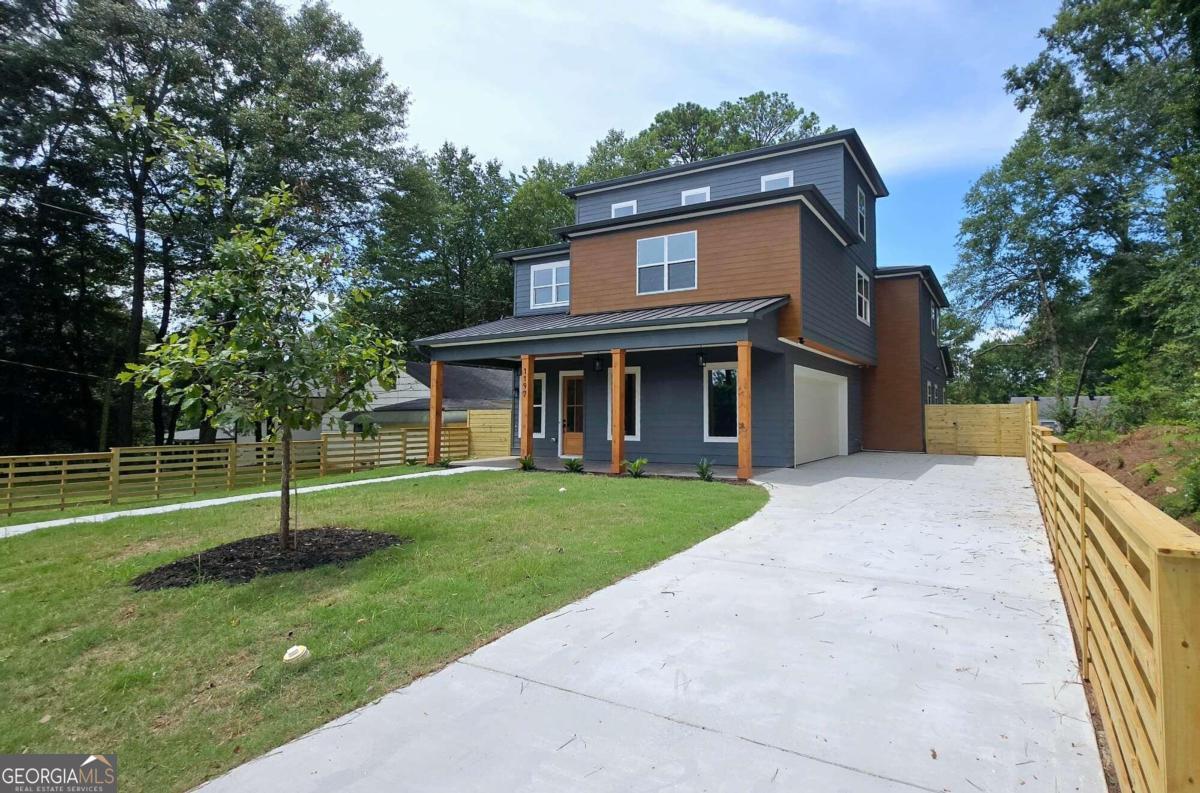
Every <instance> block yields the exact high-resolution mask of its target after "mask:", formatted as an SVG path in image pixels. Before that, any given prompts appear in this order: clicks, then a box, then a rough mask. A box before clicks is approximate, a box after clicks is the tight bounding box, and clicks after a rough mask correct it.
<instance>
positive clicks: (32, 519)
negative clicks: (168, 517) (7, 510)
mask: <svg viewBox="0 0 1200 793" xmlns="http://www.w3.org/2000/svg"><path fill="white" fill-rule="evenodd" d="M428 470H429V466H427V465H392V466H387V467H385V468H374V469H372V470H370V471H356V472H355V473H352V474H335V475H333V476H325V477H306V478H304V479H301V480H299V483H298V484H299V486H300V487H308V486H309V485H329V484H333V483H334V482H351V481H354V480H355V479H376V478H378V477H381V476H397V475H399V474H415V473H417V472H418V471H428ZM278 490H279V476H278V475H276V477H275V482H274V483H273V484H267V485H254V486H253V487H243V488H239V489H237V490H209V491H206V492H204V493H200V494H198V495H195V496H180V497H178V498H163V499H159V500H158V501H134V500H133V499H130V500H129V501H122V502H121V503H119V504H116V505H115V506H114V505H113V504H89V505H87V506H85V507H70V508H68V509H46V510H36V511H34V510H31V511H29V512H17V513H16V514H13V515H0V526H16V525H19V524H21V523H40V522H41V521H43V520H57V519H58V518H76V517H79V516H81V515H98V514H100V513H101V512H112V511H114V510H127V509H138V508H139V507H157V506H162V505H163V504H181V503H183V502H186V501H203V500H205V499H209V498H221V497H223V496H240V495H242V494H244V493H274V492H276V491H278Z"/></svg>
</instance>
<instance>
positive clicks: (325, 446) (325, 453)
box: [320, 432, 329, 476]
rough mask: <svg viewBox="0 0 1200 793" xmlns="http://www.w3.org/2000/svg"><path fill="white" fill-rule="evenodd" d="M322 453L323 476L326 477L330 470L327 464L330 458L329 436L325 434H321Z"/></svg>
mask: <svg viewBox="0 0 1200 793" xmlns="http://www.w3.org/2000/svg"><path fill="white" fill-rule="evenodd" d="M320 451H321V476H325V474H326V473H327V471H328V470H329V469H328V463H327V462H326V461H327V460H328V458H329V436H328V435H326V434H325V433H323V432H322V433H321V447H320Z"/></svg>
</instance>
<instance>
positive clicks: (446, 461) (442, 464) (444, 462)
mask: <svg viewBox="0 0 1200 793" xmlns="http://www.w3.org/2000/svg"><path fill="white" fill-rule="evenodd" d="M437 465H438V468H449V467H450V458H449V457H442V458H440V459H439V460H438V461H437Z"/></svg>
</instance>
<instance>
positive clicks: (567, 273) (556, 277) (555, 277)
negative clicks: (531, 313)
mask: <svg viewBox="0 0 1200 793" xmlns="http://www.w3.org/2000/svg"><path fill="white" fill-rule="evenodd" d="M570 304H571V263H570V262H546V263H545V264H535V265H533V266H531V267H530V268H529V306H530V308H552V307H554V306H569V305H570Z"/></svg>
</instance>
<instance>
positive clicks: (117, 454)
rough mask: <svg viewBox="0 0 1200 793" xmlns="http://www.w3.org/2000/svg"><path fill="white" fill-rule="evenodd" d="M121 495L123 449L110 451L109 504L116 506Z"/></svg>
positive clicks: (118, 448) (117, 448) (118, 447)
mask: <svg viewBox="0 0 1200 793" xmlns="http://www.w3.org/2000/svg"><path fill="white" fill-rule="evenodd" d="M120 495H121V447H120V446H114V447H112V448H111V449H109V450H108V502H109V503H110V504H116V503H117V501H118V499H119V498H120Z"/></svg>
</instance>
